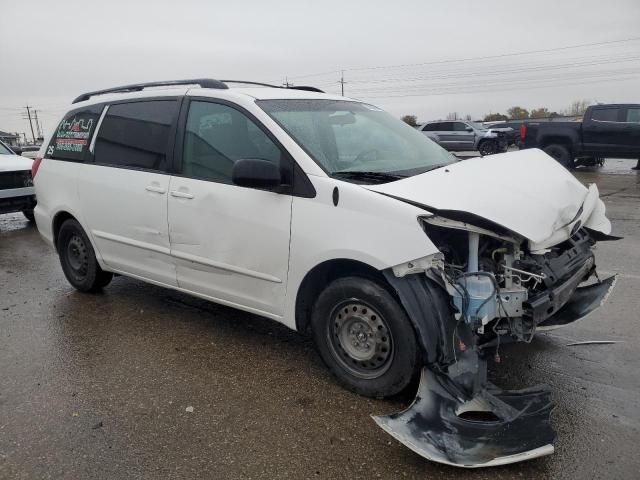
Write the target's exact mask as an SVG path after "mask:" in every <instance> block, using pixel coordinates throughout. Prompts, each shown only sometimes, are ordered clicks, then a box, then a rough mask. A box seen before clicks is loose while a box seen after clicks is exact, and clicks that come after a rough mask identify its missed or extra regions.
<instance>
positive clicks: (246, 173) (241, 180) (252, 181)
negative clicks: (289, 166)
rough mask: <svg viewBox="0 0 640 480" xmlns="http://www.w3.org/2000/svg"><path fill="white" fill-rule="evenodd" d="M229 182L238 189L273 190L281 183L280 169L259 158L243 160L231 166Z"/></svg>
mask: <svg viewBox="0 0 640 480" xmlns="http://www.w3.org/2000/svg"><path fill="white" fill-rule="evenodd" d="M231 180H232V181H233V183H234V184H236V185H238V186H240V187H250V188H262V189H273V188H276V187H278V186H280V184H281V183H282V179H281V177H280V168H278V166H277V165H275V164H274V163H273V162H269V161H268V160H262V159H259V158H243V159H241V160H238V161H237V162H235V163H234V164H233V169H232V170H231Z"/></svg>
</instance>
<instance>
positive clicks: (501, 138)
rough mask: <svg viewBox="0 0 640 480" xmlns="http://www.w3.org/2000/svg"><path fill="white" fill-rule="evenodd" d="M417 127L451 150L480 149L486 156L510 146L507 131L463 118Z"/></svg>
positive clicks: (428, 123)
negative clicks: (489, 127)
mask: <svg viewBox="0 0 640 480" xmlns="http://www.w3.org/2000/svg"><path fill="white" fill-rule="evenodd" d="M417 128H418V130H420V131H421V132H422V133H423V134H425V135H426V136H427V137H429V138H430V139H431V140H433V141H434V142H436V143H437V144H438V145H440V146H441V147H443V148H445V149H447V150H449V151H454V152H462V151H478V152H480V154H481V155H483V156H484V155H492V154H494V153H498V152H503V151H505V150H506V149H507V147H508V140H507V136H506V134H505V132H502V131H499V130H496V131H494V130H490V129H487V128H485V126H484V125H482V124H480V123H476V122H469V121H463V120H447V121H437V122H427V123H423V124H422V125H420V126H418V127H417Z"/></svg>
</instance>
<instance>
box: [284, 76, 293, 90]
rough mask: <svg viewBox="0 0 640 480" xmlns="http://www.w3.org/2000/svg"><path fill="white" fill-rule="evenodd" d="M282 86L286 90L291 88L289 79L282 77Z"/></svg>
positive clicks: (291, 84)
mask: <svg viewBox="0 0 640 480" xmlns="http://www.w3.org/2000/svg"><path fill="white" fill-rule="evenodd" d="M283 85H284V86H285V87H286V88H289V87H293V83H289V77H284V83H283Z"/></svg>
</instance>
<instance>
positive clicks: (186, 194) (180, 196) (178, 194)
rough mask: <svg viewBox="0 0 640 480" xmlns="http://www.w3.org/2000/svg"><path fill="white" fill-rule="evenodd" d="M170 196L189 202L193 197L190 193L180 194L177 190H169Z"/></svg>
mask: <svg viewBox="0 0 640 480" xmlns="http://www.w3.org/2000/svg"><path fill="white" fill-rule="evenodd" d="M171 196H172V197H177V198H186V199H188V200H191V199H192V198H193V195H191V194H190V193H187V192H181V191H179V190H171Z"/></svg>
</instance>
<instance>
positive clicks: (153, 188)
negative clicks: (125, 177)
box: [144, 185, 165, 193]
mask: <svg viewBox="0 0 640 480" xmlns="http://www.w3.org/2000/svg"><path fill="white" fill-rule="evenodd" d="M144 189H145V190H146V191H147V192H155V193H165V189H164V188H162V187H156V186H154V185H147V186H146V187H144Z"/></svg>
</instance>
